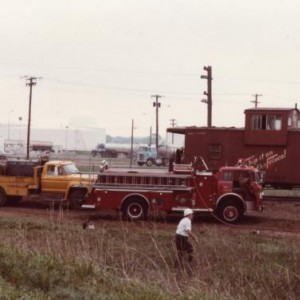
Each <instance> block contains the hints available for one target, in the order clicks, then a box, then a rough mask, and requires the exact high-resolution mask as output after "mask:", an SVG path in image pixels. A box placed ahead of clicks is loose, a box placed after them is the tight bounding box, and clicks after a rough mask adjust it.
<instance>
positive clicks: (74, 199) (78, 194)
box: [70, 190, 86, 209]
mask: <svg viewBox="0 0 300 300" xmlns="http://www.w3.org/2000/svg"><path fill="white" fill-rule="evenodd" d="M85 195H86V190H75V191H73V192H72V193H71V195H70V207H71V209H80V208H81V205H82V203H83V200H84V197H85Z"/></svg>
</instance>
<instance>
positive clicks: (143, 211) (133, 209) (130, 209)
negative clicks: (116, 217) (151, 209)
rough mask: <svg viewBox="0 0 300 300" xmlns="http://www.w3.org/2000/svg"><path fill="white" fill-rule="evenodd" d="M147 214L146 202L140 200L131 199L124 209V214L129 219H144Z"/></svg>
mask: <svg viewBox="0 0 300 300" xmlns="http://www.w3.org/2000/svg"><path fill="white" fill-rule="evenodd" d="M146 215H147V208H146V206H145V204H144V203H142V201H139V200H135V199H133V200H130V201H129V202H128V203H126V205H125V207H124V209H123V216H124V218H125V219H126V220H129V221H138V220H143V219H145V218H146Z"/></svg>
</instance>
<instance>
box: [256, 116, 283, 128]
mask: <svg viewBox="0 0 300 300" xmlns="http://www.w3.org/2000/svg"><path fill="white" fill-rule="evenodd" d="M281 128H282V117H281V115H252V116H251V129H253V130H281Z"/></svg>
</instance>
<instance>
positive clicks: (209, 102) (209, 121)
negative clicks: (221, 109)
mask: <svg viewBox="0 0 300 300" xmlns="http://www.w3.org/2000/svg"><path fill="white" fill-rule="evenodd" d="M203 70H204V71H206V72H207V75H201V77H200V78H201V79H207V91H205V92H204V93H203V94H204V95H206V96H207V99H203V100H201V102H203V103H206V104H207V127H211V126H212V117H211V116H212V93H211V82H212V76H211V66H207V67H206V66H205V67H203Z"/></svg>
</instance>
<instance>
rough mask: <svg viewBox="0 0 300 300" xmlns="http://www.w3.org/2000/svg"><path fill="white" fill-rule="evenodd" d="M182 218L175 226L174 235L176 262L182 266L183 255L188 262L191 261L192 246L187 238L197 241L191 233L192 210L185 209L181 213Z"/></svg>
mask: <svg viewBox="0 0 300 300" xmlns="http://www.w3.org/2000/svg"><path fill="white" fill-rule="evenodd" d="M183 215H184V218H182V219H181V220H180V222H179V224H178V226H177V229H176V235H175V244H176V249H177V253H178V262H179V264H180V265H181V266H182V260H183V256H184V253H185V252H186V253H187V254H188V261H189V262H191V261H192V260H193V252H194V248H193V245H192V244H191V243H190V241H189V240H188V238H189V237H191V238H192V239H194V240H195V241H197V238H196V237H195V235H194V234H193V233H192V219H193V216H194V214H193V210H192V209H190V208H186V209H185V210H184V212H183Z"/></svg>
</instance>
